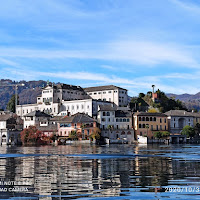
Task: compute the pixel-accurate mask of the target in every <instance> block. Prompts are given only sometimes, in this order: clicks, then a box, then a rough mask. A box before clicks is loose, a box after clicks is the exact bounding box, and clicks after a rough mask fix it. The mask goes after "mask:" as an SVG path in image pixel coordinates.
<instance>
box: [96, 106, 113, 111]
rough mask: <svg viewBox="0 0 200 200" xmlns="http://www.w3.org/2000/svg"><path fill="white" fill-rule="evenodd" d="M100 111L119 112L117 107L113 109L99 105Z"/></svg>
mask: <svg viewBox="0 0 200 200" xmlns="http://www.w3.org/2000/svg"><path fill="white" fill-rule="evenodd" d="M99 108H100V110H99V111H115V110H117V109H116V108H115V107H112V106H110V105H99Z"/></svg>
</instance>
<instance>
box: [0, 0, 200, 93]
mask: <svg viewBox="0 0 200 200" xmlns="http://www.w3.org/2000/svg"><path fill="white" fill-rule="evenodd" d="M0 2H1V6H0V79H12V80H17V81H19V80H27V81H29V80H49V81H51V82H62V83H66V84H73V85H80V86H82V87H90V86H99V85H111V84H113V85H116V86H119V87H123V88H126V89H128V91H129V93H128V94H129V95H130V96H136V95H138V93H139V92H144V93H145V92H147V91H150V90H152V87H151V86H152V84H154V85H155V86H156V88H155V89H158V88H159V89H160V90H162V91H164V92H166V93H175V94H183V93H189V94H195V93H197V92H200V84H199V83H200V81H199V79H200V1H199V0H126V1H124V0H42V1H41V0H6V1H4V0H0Z"/></svg>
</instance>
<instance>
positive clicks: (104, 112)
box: [97, 105, 134, 141]
mask: <svg viewBox="0 0 200 200" xmlns="http://www.w3.org/2000/svg"><path fill="white" fill-rule="evenodd" d="M97 120H98V123H99V124H100V128H101V129H102V136H103V137H107V138H109V139H119V138H120V139H126V140H128V141H133V140H134V130H133V128H132V113H131V111H129V110H128V109H123V110H120V108H118V109H117V107H114V106H105V105H100V106H99V110H98V116H97Z"/></svg>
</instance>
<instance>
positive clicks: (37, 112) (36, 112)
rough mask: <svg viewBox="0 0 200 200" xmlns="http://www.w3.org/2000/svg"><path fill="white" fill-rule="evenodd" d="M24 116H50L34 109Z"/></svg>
mask: <svg viewBox="0 0 200 200" xmlns="http://www.w3.org/2000/svg"><path fill="white" fill-rule="evenodd" d="M24 117H51V115H48V114H46V113H44V112H41V111H39V110H35V111H33V112H30V113H28V114H26V115H24Z"/></svg>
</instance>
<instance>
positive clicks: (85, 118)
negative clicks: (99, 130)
mask: <svg viewBox="0 0 200 200" xmlns="http://www.w3.org/2000/svg"><path fill="white" fill-rule="evenodd" d="M61 121H62V122H68V123H92V122H96V120H95V119H93V118H92V117H90V116H89V115H87V114H84V113H77V114H75V115H72V116H70V117H68V116H65V117H63V118H62V119H61V120H60V122H61Z"/></svg>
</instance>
